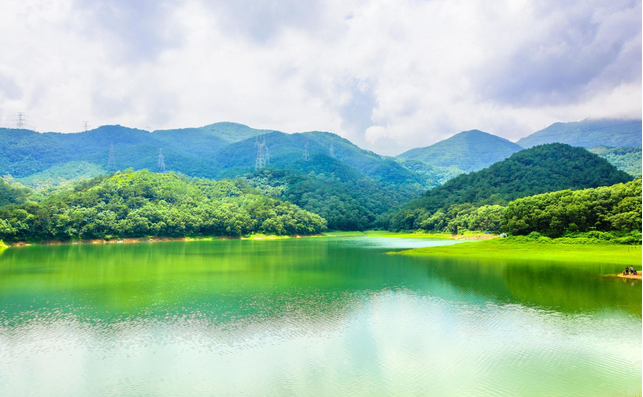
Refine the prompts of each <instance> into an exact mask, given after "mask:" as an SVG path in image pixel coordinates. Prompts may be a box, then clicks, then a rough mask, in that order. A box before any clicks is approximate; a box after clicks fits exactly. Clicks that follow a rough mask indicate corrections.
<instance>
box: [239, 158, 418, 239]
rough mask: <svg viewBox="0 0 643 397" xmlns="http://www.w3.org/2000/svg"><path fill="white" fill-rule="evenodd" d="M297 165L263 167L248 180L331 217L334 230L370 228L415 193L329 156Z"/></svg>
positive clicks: (269, 193)
mask: <svg viewBox="0 0 643 397" xmlns="http://www.w3.org/2000/svg"><path fill="white" fill-rule="evenodd" d="M316 163H317V164H316ZM315 164H316V165H315ZM294 168H295V169H297V170H298V171H299V172H293V171H285V170H276V169H264V170H260V171H258V172H256V173H255V174H253V175H252V176H251V177H249V178H248V181H249V183H250V184H252V185H253V186H255V187H257V189H259V190H261V191H263V192H264V193H266V194H268V195H270V196H273V197H278V198H280V199H283V200H287V201H289V202H292V203H294V204H296V205H298V206H299V207H301V208H303V209H305V210H308V211H311V212H314V213H316V214H319V215H320V216H321V217H323V218H324V219H326V220H327V221H328V228H330V229H331V230H365V229H368V228H370V227H371V226H372V225H373V222H374V221H375V219H376V218H377V216H378V215H380V214H383V213H384V212H386V211H389V210H390V209H391V208H393V207H397V206H398V205H400V204H401V203H402V202H404V201H406V200H407V199H408V198H409V197H411V195H413V194H414V190H412V189H408V188H407V189H404V188H399V187H392V186H386V185H383V184H382V183H380V182H376V181H373V180H372V179H370V178H366V177H363V176H362V177H361V178H359V174H357V175H355V174H354V172H355V171H354V170H353V169H352V168H350V167H348V166H346V165H343V164H342V163H341V162H338V161H337V160H334V159H332V158H330V157H328V156H323V155H318V156H315V157H313V158H312V159H311V161H307V162H306V161H302V162H301V163H299V164H297V165H296V166H295V167H294ZM313 169H315V170H317V171H324V170H325V172H315V171H313ZM307 171H308V172H307Z"/></svg>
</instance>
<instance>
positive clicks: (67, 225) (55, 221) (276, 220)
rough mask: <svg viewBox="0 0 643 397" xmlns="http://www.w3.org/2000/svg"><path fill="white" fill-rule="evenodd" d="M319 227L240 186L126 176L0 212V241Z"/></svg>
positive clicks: (311, 230)
mask: <svg viewBox="0 0 643 397" xmlns="http://www.w3.org/2000/svg"><path fill="white" fill-rule="evenodd" d="M325 228H326V221H325V220H324V219H323V218H322V217H320V216H319V215H317V214H313V213H311V212H309V211H305V210H302V209H301V208H299V207H298V206H296V205H294V204H291V203H288V202H284V201H281V200H279V199H276V198H272V197H268V196H265V195H263V194H261V193H260V192H258V191H257V190H255V189H253V188H252V187H250V186H249V185H248V184H247V183H244V182H243V181H229V180H223V181H211V180H205V179H198V178H188V177H185V176H182V175H178V174H174V173H168V174H156V173H151V172H148V171H137V172H133V171H127V172H123V173H117V174H115V175H111V176H108V177H98V178H94V179H91V180H88V181H87V182H83V183H80V184H78V185H77V186H76V187H75V188H74V189H72V190H69V191H64V192H61V193H57V194H54V195H52V196H50V197H47V198H45V199H44V200H42V201H40V202H33V201H30V202H26V203H24V204H17V205H7V206H4V207H0V238H1V239H4V240H7V241H16V240H69V239H94V238H112V237H147V236H166V237H173V236H177V237H179V236H240V235H244V234H249V233H266V234H278V235H281V234H315V233H319V232H320V231H322V230H324V229H325Z"/></svg>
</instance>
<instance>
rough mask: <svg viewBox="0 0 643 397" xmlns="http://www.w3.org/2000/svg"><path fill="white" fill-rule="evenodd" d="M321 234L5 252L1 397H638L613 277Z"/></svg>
mask: <svg viewBox="0 0 643 397" xmlns="http://www.w3.org/2000/svg"><path fill="white" fill-rule="evenodd" d="M451 243H452V242H447V241H431V240H418V239H412V240H406V239H380V238H343V239H342V238H332V239H331V238H318V239H291V240H277V241H239V240H236V241H212V242H168V243H154V244H145V243H142V244H118V245H95V246H93V245H68V246H33V247H23V248H10V249H7V250H5V251H3V252H2V253H1V254H0V396H30V395H32V396H66V397H67V396H94V395H96V396H215V395H216V396H223V395H250V396H289V395H303V396H343V395H365V396H371V397H372V396H379V395H391V396H419V395H438V396H441V395H447V396H448V395H453V396H465V395H467V396H469V395H471V396H476V395H507V396H529V395H533V396H541V395H547V396H553V395H565V396H589V395H591V396H600V395H605V396H620V395H622V396H628V395H637V394H640V393H641V381H642V379H641V378H642V376H641V371H642V365H641V330H642V327H641V283H640V282H631V281H627V282H626V281H623V280H621V279H610V278H605V277H602V275H603V274H608V273H615V272H617V271H619V270H620V267H619V266H602V265H600V264H596V265H578V264H568V265H566V264H560V263H556V264H555V263H543V262H533V263H529V262H520V261H479V260H472V259H446V258H444V259H439V258H438V259H436V258H422V257H409V256H402V255H386V254H385V253H386V252H388V251H392V250H398V249H403V248H413V247H420V246H428V245H432V244H451Z"/></svg>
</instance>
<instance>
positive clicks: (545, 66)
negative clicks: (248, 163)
mask: <svg viewBox="0 0 643 397" xmlns="http://www.w3.org/2000/svg"><path fill="white" fill-rule="evenodd" d="M0 48H3V51H4V53H3V56H2V57H0V125H4V126H10V125H12V123H13V120H14V119H15V115H16V113H17V112H19V111H25V112H27V113H28V115H29V117H30V123H31V125H32V126H33V127H35V128H37V129H38V130H47V131H51V130H54V131H65V132H67V131H78V130H80V129H81V127H82V120H90V121H91V124H92V125H93V126H98V125H100V124H114V123H119V124H123V125H129V126H133V127H140V128H145V127H147V126H150V127H152V128H171V127H186V126H198V125H204V124H208V123H212V122H216V121H237V122H241V123H245V124H248V125H251V126H253V127H257V128H272V129H279V130H283V131H286V132H295V131H308V130H327V131H333V132H336V133H339V134H341V135H343V136H345V137H347V138H349V139H351V140H353V141H354V142H356V143H358V144H360V145H362V146H364V147H366V148H369V149H372V150H375V151H376V152H381V153H386V154H394V153H399V152H401V151H402V150H404V149H408V148H411V147H415V146H424V145H428V144H431V143H434V142H436V141H438V140H440V139H443V138H445V137H447V136H449V135H452V134H454V133H456V132H459V131H461V130H468V129H473V128H478V129H482V130H485V131H488V132H491V133H495V134H498V135H501V136H504V137H506V138H509V139H517V138H519V137H521V136H523V135H526V134H528V133H530V132H533V131H534V130H537V129H540V128H543V127H544V126H546V125H548V124H550V123H552V122H555V121H573V120H579V119H583V118H585V117H640V115H641V4H640V2H638V1H616V2H614V1H598V0H594V1H589V2H582V3H573V4H572V3H567V2H555V1H551V2H545V3H543V2H535V1H534V2H532V1H526V0H522V1H515V0H505V1H496V2H478V1H475V0H450V1H447V0H433V1H415V0H402V1H393V0H375V1H369V2H364V1H361V0H352V1H339V0H332V1H325V2H320V1H308V2H291V1H286V2H283V1H277V0H261V1H258V2H254V1H253V2H248V1H242V2H234V4H232V3H230V2H225V1H215V2H210V1H208V2H206V1H201V0H185V1H180V0H165V1H161V2H159V1H151V0H145V1H141V2H129V1H126V0H114V1H111V2H90V1H85V0H82V1H81V0H77V1H73V0H49V1H36V0H23V1H20V2H15V1H11V0H0Z"/></svg>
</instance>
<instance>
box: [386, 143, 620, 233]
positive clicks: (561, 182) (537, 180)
mask: <svg viewBox="0 0 643 397" xmlns="http://www.w3.org/2000/svg"><path fill="white" fill-rule="evenodd" d="M631 179H632V177H631V176H629V175H628V174H626V173H625V172H623V171H619V170H617V169H616V167H614V166H613V165H611V164H609V163H608V162H607V161H606V160H605V159H603V158H601V157H599V156H598V155H595V154H593V153H590V152H588V151H587V150H585V149H583V148H579V147H572V146H569V145H565V144H560V143H553V144H548V145H540V146H536V147H534V148H531V149H526V150H522V151H520V152H517V153H515V154H513V155H512V156H511V157H509V158H508V159H505V160H503V161H501V162H499V163H496V164H494V165H492V166H491V167H489V168H485V169H483V170H481V171H477V172H472V173H470V174H464V175H460V176H458V177H456V178H454V179H452V180H450V181H448V182H446V183H445V184H444V185H442V186H439V187H436V188H435V189H432V190H429V191H428V192H427V193H426V194H425V195H424V196H423V197H422V198H420V199H418V200H415V201H413V202H411V203H409V204H408V205H407V206H405V207H404V208H403V209H401V210H399V211H398V212H396V213H395V214H394V215H392V217H391V220H390V227H391V228H393V229H416V228H419V226H418V225H419V223H420V222H421V221H422V220H423V219H424V218H427V217H430V216H431V215H432V214H433V213H435V212H436V211H438V210H440V209H441V210H446V209H448V208H449V207H450V206H453V205H454V204H465V203H468V204H473V205H476V206H479V205H484V204H489V205H492V204H506V203H507V202H509V201H511V200H514V199H516V198H519V197H525V196H531V195H535V194H540V193H546V192H552V191H557V190H564V189H585V188H593V187H598V186H609V185H613V184H616V183H622V182H627V181H629V180H631Z"/></svg>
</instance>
